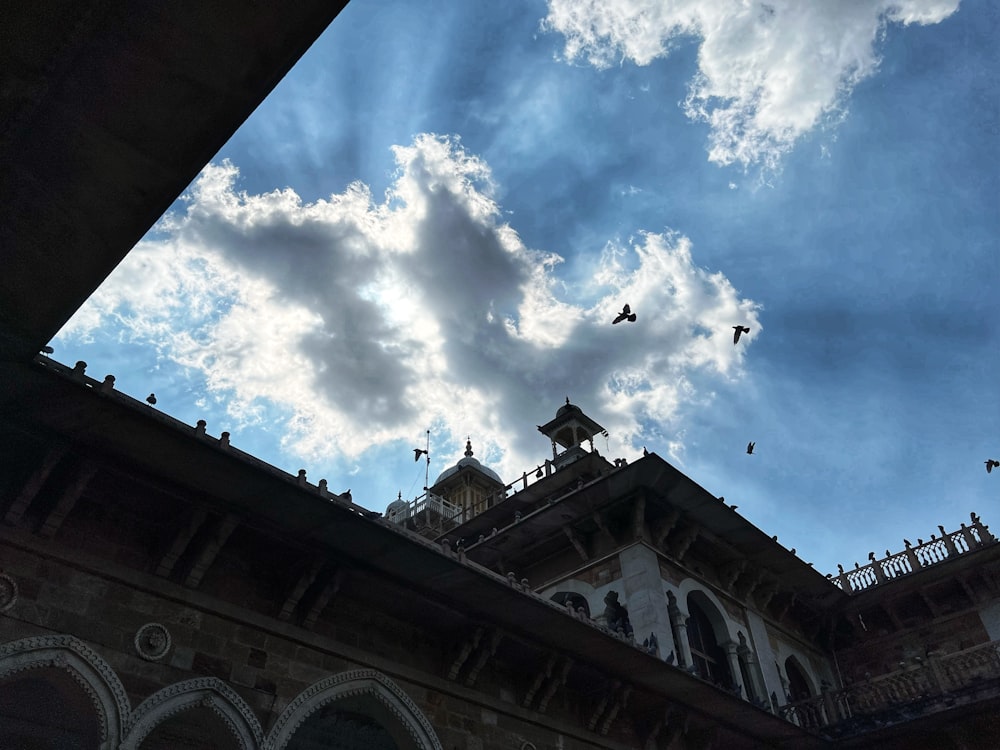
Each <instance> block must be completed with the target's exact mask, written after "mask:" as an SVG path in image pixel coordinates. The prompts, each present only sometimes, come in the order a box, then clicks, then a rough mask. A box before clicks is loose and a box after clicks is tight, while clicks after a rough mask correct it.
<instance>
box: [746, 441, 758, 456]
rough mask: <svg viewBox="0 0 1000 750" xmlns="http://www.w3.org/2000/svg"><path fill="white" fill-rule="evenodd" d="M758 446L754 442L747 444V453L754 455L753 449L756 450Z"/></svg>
mask: <svg viewBox="0 0 1000 750" xmlns="http://www.w3.org/2000/svg"><path fill="white" fill-rule="evenodd" d="M756 446H757V443H753V442H751V443H747V453H748V454H752V453H753V449H754V448H755V447H756Z"/></svg>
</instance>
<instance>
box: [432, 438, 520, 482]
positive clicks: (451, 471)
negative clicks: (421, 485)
mask: <svg viewBox="0 0 1000 750" xmlns="http://www.w3.org/2000/svg"><path fill="white" fill-rule="evenodd" d="M467 466H468V467H469V468H471V469H475V470H476V471H478V472H479V473H481V474H485V475H486V476H488V477H489V478H490V479H492V480H493V481H494V482H496V483H497V484H503V480H502V479H501V478H500V475H499V474H497V473H496V472H495V471H493V469H491V468H489V467H487V466H483V465H482V464H481V463H479V460H478V459H476V458H473V456H472V441H471V440H469V441H466V443H465V458H463V459H461V460H460V461H459V462H458V463H457V464H455V465H454V466H452V467H450V468H448V469H445V470H444V471H442V472H441V474H440V475H438V478H437V479H435V480H434V484H435V485H437V484H441V482H443V481H444V480H445V479H447V478H448V477H451V476H454V475H455V474H457V473H458V472H460V471H461V470H462V469H464V468H465V467H467Z"/></svg>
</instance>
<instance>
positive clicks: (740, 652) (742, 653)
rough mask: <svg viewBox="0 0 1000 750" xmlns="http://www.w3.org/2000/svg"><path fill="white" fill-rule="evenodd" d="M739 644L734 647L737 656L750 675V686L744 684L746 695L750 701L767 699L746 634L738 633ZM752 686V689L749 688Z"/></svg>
mask: <svg viewBox="0 0 1000 750" xmlns="http://www.w3.org/2000/svg"><path fill="white" fill-rule="evenodd" d="M739 638H740V645H738V646H737V647H736V654H737V656H738V657H739V658H740V659H742V660H743V662H744V664H746V665H747V673H748V674H749V675H750V681H751V682H752V683H753V684H752V685H751V686H744V688H745V692H746V696H747V698H748V699H750V700H751V701H761V700H767V689H766V688H765V687H764V678H763V676H762V675H761V671H760V667H759V666H758V665H757V660H756V659H755V658H754V653H753V650H751V648H750V646H749V644H748V643H747V639H746V636H745V635H743V633H742V632H740V634H739ZM751 688H752V689H751Z"/></svg>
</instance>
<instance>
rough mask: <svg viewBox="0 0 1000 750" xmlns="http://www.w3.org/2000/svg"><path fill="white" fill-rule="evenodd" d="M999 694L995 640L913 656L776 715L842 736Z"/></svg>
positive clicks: (999, 644) (999, 661) (999, 671)
mask: <svg viewBox="0 0 1000 750" xmlns="http://www.w3.org/2000/svg"><path fill="white" fill-rule="evenodd" d="M997 694H1000V641H991V642H989V643H982V644H980V645H978V646H973V647H972V648H968V649H965V650H963V651H956V652H954V653H951V654H944V655H939V656H928V657H927V658H921V659H916V660H914V663H913V664H912V665H910V666H907V667H904V668H902V669H898V670H896V671H894V672H889V673H887V674H883V675H878V676H877V677H870V678H867V679H865V680H863V681H861V682H856V683H854V684H852V685H848V686H847V687H845V688H841V689H839V690H836V689H826V690H823V692H822V693H821V694H820V695H817V696H813V697H810V698H806V699H805V700H800V701H795V702H793V703H787V704H786V705H784V706H781V707H780V708H779V709H778V714H779V715H780V716H781V717H782V718H784V719H786V720H788V721H790V722H792V723H793V724H796V725H798V726H800V727H803V728H805V729H812V730H815V731H817V732H819V733H820V734H825V735H828V736H840V737H843V736H847V735H850V734H857V733H859V732H863V731H868V730H871V729H877V728H880V727H882V726H886V725H887V724H892V723H896V722H899V721H905V720H909V719H915V718H917V717H918V716H922V715H926V714H930V713H934V712H936V711H941V710H945V709H947V708H951V707H952V706H955V705H958V704H968V703H970V702H973V701H976V700H980V699H986V698H992V697H995V696H996V695H997Z"/></svg>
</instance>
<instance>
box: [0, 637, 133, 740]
mask: <svg viewBox="0 0 1000 750" xmlns="http://www.w3.org/2000/svg"><path fill="white" fill-rule="evenodd" d="M45 667H54V668H56V669H62V670H64V671H66V672H68V673H69V675H70V676H71V677H72V678H73V680H74V681H75V682H76V683H77V684H78V685H80V687H81V688H83V690H84V692H85V693H86V694H87V696H88V697H89V698H90V701H91V703H92V704H93V706H94V710H95V712H96V713H97V716H98V719H99V721H100V726H101V745H100V750H112V749H117V748H118V743H119V741H120V739H121V737H122V734H123V728H124V725H125V722H126V721H127V720H128V717H129V714H130V713H131V708H130V705H129V700H128V695H127V694H126V692H125V687H124V686H123V685H122V683H121V680H120V679H118V675H117V674H115V671H114V670H113V669H112V668H111V666H110V665H109V664H108V663H107V662H106V661H104V659H103V658H101V655H100V654H98V653H97V652H96V651H94V649H92V648H90V646H88V645H87V644H85V643H84V642H83V641H81V640H79V639H77V638H74V637H73V636H71V635H44V636H34V637H31V638H22V639H21V640H18V641H11V642H10V643H5V644H3V645H2V646H0V680H2V679H4V678H6V677H10V676H11V675H14V674H18V673H20V672H24V671H27V670H30V669H42V668H45Z"/></svg>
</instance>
